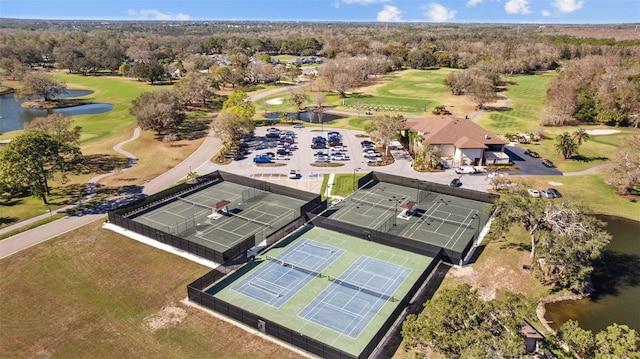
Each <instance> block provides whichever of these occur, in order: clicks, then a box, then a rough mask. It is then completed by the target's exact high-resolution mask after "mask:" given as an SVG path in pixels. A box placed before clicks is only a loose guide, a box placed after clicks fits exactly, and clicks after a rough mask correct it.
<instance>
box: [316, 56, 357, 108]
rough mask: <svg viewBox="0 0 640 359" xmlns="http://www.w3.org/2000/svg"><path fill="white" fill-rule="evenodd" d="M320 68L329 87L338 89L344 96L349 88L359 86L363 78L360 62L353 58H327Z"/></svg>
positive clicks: (321, 74)
mask: <svg viewBox="0 0 640 359" xmlns="http://www.w3.org/2000/svg"><path fill="white" fill-rule="evenodd" d="M319 70H320V76H322V77H323V78H324V80H325V83H326V85H327V86H328V87H329V89H331V90H333V91H336V92H337V93H339V94H340V96H341V97H343V98H344V97H346V93H347V91H349V89H351V88H353V87H356V86H358V85H359V84H360V83H361V82H362V80H363V76H362V68H360V63H359V62H358V61H356V60H355V59H352V58H345V57H340V58H337V59H333V60H327V61H325V62H324V64H323V65H322V66H321V67H320V68H319Z"/></svg>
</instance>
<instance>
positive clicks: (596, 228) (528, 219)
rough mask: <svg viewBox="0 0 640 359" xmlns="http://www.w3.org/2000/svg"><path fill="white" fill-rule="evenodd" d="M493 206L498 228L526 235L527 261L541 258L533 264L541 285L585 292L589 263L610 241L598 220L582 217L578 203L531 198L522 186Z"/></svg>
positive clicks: (586, 215)
mask: <svg viewBox="0 0 640 359" xmlns="http://www.w3.org/2000/svg"><path fill="white" fill-rule="evenodd" d="M496 205H497V206H499V208H500V209H499V212H498V215H497V224H498V226H499V228H501V229H502V230H507V228H509V226H511V225H514V224H520V225H522V226H523V227H524V228H525V230H527V232H529V235H530V237H531V254H530V258H531V259H534V258H536V253H537V254H538V255H537V257H539V258H543V259H544V261H543V263H544V264H540V261H537V262H536V263H537V264H539V266H540V268H539V269H540V270H541V271H542V273H543V278H542V281H543V283H545V284H551V285H554V286H555V287H556V288H561V289H570V290H572V291H574V292H582V291H584V290H585V287H586V285H585V282H586V280H587V279H588V277H589V275H590V274H591V272H592V271H593V262H594V261H595V260H596V259H598V258H599V257H600V255H601V253H602V250H603V249H604V248H605V247H606V246H607V244H609V242H610V241H611V236H610V235H609V233H607V232H606V231H605V230H604V226H605V224H604V223H603V222H602V221H599V220H598V219H597V218H595V217H594V216H591V215H588V214H586V209H585V208H584V207H583V206H581V205H579V204H576V203H572V202H567V201H565V202H557V201H548V200H544V199H542V200H541V199H539V198H533V197H531V196H529V195H527V193H526V191H524V189H523V188H522V187H512V188H510V189H508V190H507V192H506V193H505V194H503V195H501V196H500V198H499V199H498V200H497V201H496ZM536 249H537V250H538V251H536ZM536 268H537V267H536Z"/></svg>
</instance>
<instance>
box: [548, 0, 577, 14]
mask: <svg viewBox="0 0 640 359" xmlns="http://www.w3.org/2000/svg"><path fill="white" fill-rule="evenodd" d="M551 5H552V6H553V7H555V8H556V9H558V11H560V12H562V13H565V14H566V13H570V12H574V11H576V10H579V9H581V8H582V5H584V1H581V0H578V1H576V0H556V1H554V2H553V3H552V4H551Z"/></svg>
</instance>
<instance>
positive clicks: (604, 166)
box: [562, 163, 613, 176]
mask: <svg viewBox="0 0 640 359" xmlns="http://www.w3.org/2000/svg"><path fill="white" fill-rule="evenodd" d="M612 166H613V164H612V163H603V164H601V165H597V166H593V167H591V168H587V169H586V170H582V171H577V172H563V173H562V175H563V176H582V175H589V174H592V173H596V172H599V171H601V170H604V169H607V168H610V167H612Z"/></svg>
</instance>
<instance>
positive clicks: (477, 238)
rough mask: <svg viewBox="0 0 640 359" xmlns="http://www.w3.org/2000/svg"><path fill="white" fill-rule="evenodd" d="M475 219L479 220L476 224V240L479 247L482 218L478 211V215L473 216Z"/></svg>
mask: <svg viewBox="0 0 640 359" xmlns="http://www.w3.org/2000/svg"><path fill="white" fill-rule="evenodd" d="M473 219H477V220H478V222H477V223H476V234H475V236H476V239H475V241H474V242H475V245H476V247H477V246H478V244H479V243H478V241H479V240H480V233H479V232H480V216H479V215H478V211H476V213H474V214H473Z"/></svg>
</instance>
